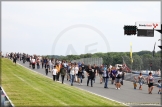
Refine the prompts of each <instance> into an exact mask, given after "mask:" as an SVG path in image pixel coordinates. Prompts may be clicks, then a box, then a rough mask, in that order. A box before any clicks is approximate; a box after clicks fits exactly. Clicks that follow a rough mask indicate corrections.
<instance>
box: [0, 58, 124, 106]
mask: <svg viewBox="0 0 162 107" xmlns="http://www.w3.org/2000/svg"><path fill="white" fill-rule="evenodd" d="M1 64H2V65H1V67H2V72H1V74H2V75H1V78H2V79H1V80H2V81H1V83H2V87H3V89H4V90H5V92H6V93H7V95H8V97H9V98H10V100H11V101H12V102H13V104H14V105H15V106H124V105H122V104H119V103H117V102H113V101H110V100H107V99H105V98H102V97H99V96H96V95H93V94H91V93H88V92H86V91H83V90H80V89H78V88H76V87H71V86H68V85H65V84H60V83H58V82H54V81H52V79H49V78H46V77H44V76H42V75H40V74H37V73H35V72H32V71H30V70H28V69H26V68H24V67H22V66H19V65H14V64H13V63H12V61H11V60H9V59H4V58H2V63H1Z"/></svg>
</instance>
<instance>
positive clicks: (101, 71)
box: [99, 65, 103, 84]
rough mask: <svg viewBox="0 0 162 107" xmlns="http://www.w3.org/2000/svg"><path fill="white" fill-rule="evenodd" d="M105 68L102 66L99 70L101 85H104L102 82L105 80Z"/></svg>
mask: <svg viewBox="0 0 162 107" xmlns="http://www.w3.org/2000/svg"><path fill="white" fill-rule="evenodd" d="M102 75H103V66H102V65H101V66H100V68H99V77H100V84H102V80H103V76H102Z"/></svg>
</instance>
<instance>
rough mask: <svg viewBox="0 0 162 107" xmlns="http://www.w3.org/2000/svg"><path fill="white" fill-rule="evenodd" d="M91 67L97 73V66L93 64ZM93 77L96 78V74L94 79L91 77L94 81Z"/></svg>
mask: <svg viewBox="0 0 162 107" xmlns="http://www.w3.org/2000/svg"><path fill="white" fill-rule="evenodd" d="M92 68H93V69H94V70H95V72H96V74H97V67H96V65H95V64H94V65H93V67H92ZM95 78H96V75H94V79H93V81H94V83H95Z"/></svg>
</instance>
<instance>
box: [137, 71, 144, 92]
mask: <svg viewBox="0 0 162 107" xmlns="http://www.w3.org/2000/svg"><path fill="white" fill-rule="evenodd" d="M138 82H139V90H142V85H143V82H144V77H143V76H142V73H140V74H139V76H138Z"/></svg>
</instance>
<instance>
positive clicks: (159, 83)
mask: <svg viewBox="0 0 162 107" xmlns="http://www.w3.org/2000/svg"><path fill="white" fill-rule="evenodd" d="M157 87H158V88H159V91H158V94H161V93H162V90H161V88H162V83H161V80H158V86H157Z"/></svg>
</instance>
